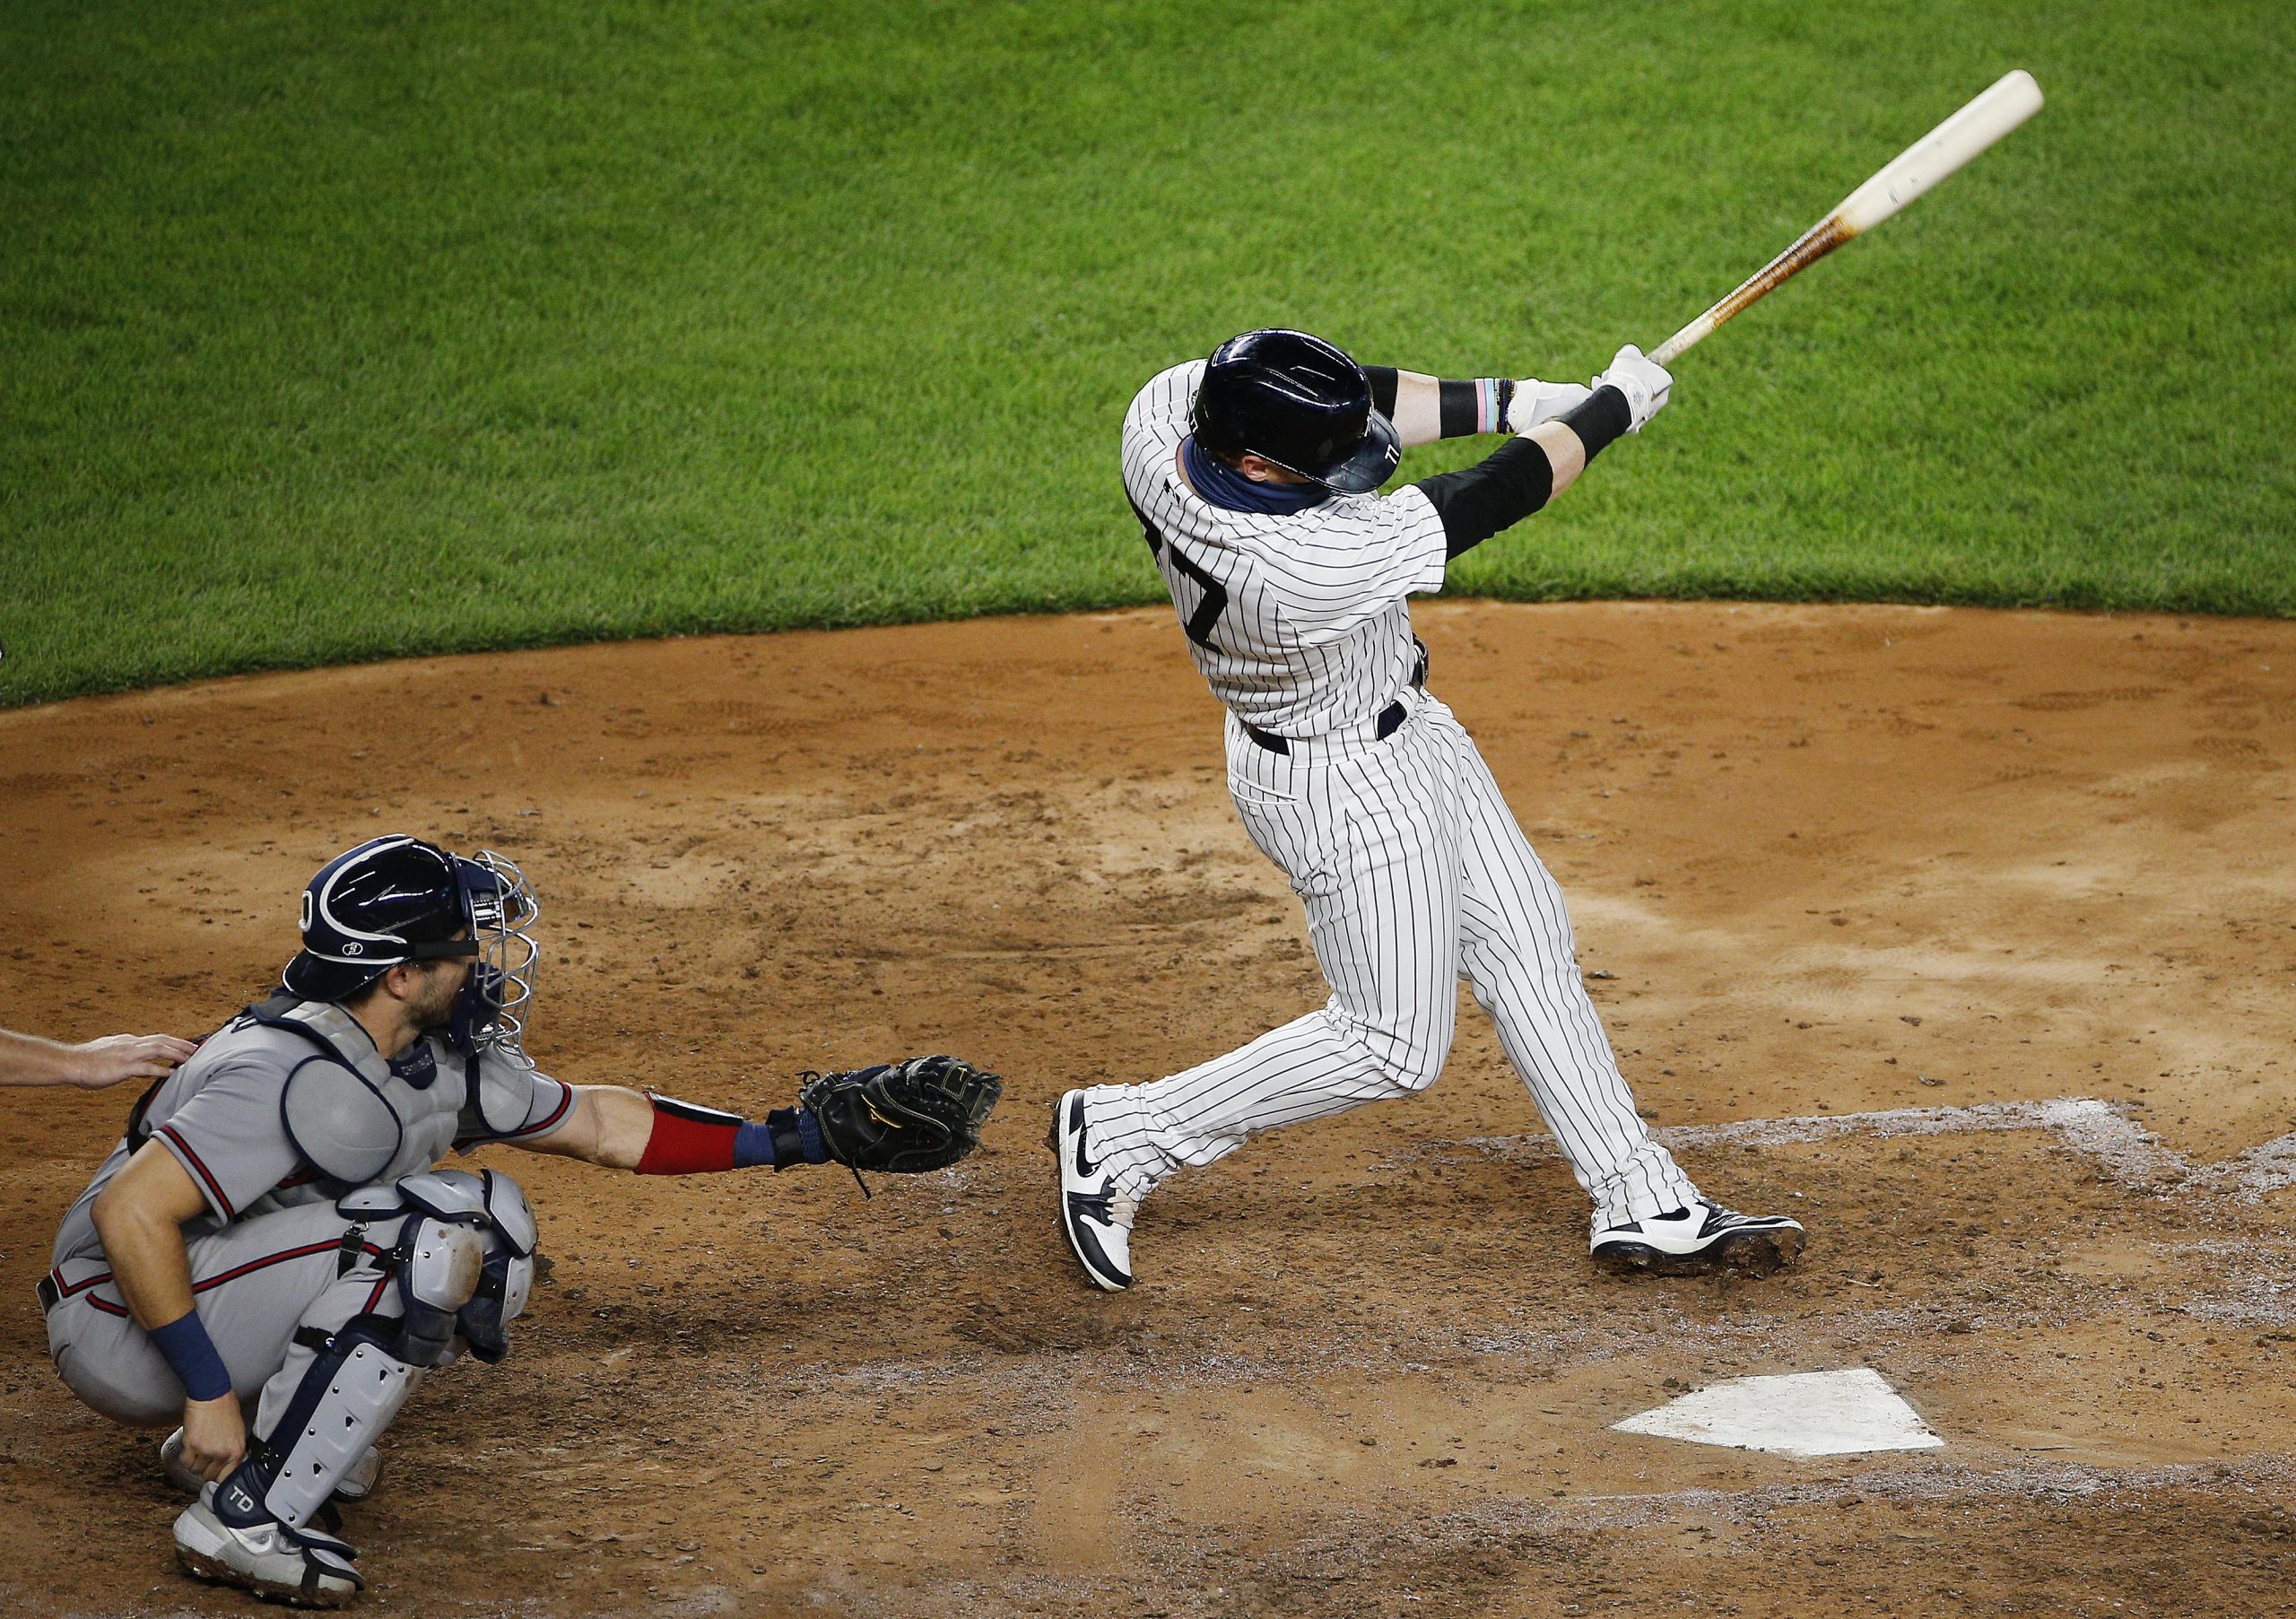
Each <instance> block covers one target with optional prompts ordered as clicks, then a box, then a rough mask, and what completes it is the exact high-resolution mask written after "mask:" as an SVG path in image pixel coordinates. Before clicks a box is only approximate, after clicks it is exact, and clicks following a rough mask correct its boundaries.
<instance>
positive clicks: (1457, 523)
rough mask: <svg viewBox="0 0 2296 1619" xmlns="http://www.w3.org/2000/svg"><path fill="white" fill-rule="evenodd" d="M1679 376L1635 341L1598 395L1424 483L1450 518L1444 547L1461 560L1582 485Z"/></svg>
mask: <svg viewBox="0 0 2296 1619" xmlns="http://www.w3.org/2000/svg"><path fill="white" fill-rule="evenodd" d="M1673 383H1674V379H1673V378H1672V377H1670V376H1668V375H1667V374H1666V373H1665V371H1664V370H1661V369H1660V368H1659V367H1657V366H1656V365H1654V364H1652V363H1651V362H1650V361H1648V360H1646V359H1644V358H1643V356H1642V351H1641V350H1639V349H1638V348H1635V347H1633V346H1632V345H1631V344H1629V345H1628V346H1627V347H1625V348H1622V349H1621V350H1620V351H1619V352H1618V353H1617V355H1616V356H1615V357H1614V358H1613V360H1612V361H1611V366H1610V370H1606V371H1605V372H1604V373H1603V374H1602V375H1601V376H1599V377H1597V378H1596V379H1595V385H1594V389H1593V391H1592V392H1591V393H1590V394H1589V395H1588V396H1587V398H1586V399H1585V400H1584V401H1583V402H1581V403H1580V404H1578V405H1573V406H1571V407H1570V409H1569V410H1567V411H1565V412H1563V413H1561V415H1560V416H1558V417H1556V418H1555V419H1554V420H1552V421H1551V422H1540V423H1538V424H1537V425H1536V426H1534V427H1532V428H1530V429H1529V431H1526V432H1525V433H1524V434H1523V436H1522V437H1520V438H1518V439H1517V440H1514V441H1513V442H1512V443H1510V444H1503V445H1501V446H1500V448H1497V449H1496V450H1493V451H1492V453H1491V454H1490V455H1488V456H1485V457H1483V459H1482V460H1481V461H1478V462H1476V463H1475V464H1474V466H1469V467H1465V468H1462V469H1461V470H1460V471H1457V472H1447V473H1439V474H1436V475H1435V476H1434V477H1431V478H1422V479H1421V480H1420V481H1419V483H1417V484H1416V485H1415V486H1414V487H1416V488H1417V489H1418V490H1419V491H1420V492H1421V493H1422V494H1424V495H1425V496H1426V497H1427V499H1428V502H1429V504H1431V505H1432V506H1433V507H1434V508H1435V510H1436V514H1437V515H1438V516H1439V517H1440V518H1442V520H1443V537H1444V545H1445V549H1446V551H1447V552H1448V554H1450V555H1452V556H1457V555H1458V554H1459V553H1462V552H1464V551H1465V550H1467V549H1468V548H1469V547H1471V546H1474V545H1479V544H1482V543H1483V541H1485V540H1487V539H1489V538H1490V537H1491V536H1492V535H1494V534H1497V533H1498V532H1499V531H1500V529H1502V528H1508V527H1513V526H1514V525H1515V524H1517V523H1519V522H1521V521H1522V520H1523V519H1524V518H1527V517H1529V516H1530V515H1531V514H1532V513H1533V512H1535V511H1536V510H1538V509H1540V508H1541V507H1543V506H1544V505H1545V504H1546V503H1547V502H1548V501H1549V500H1552V499H1554V497H1555V496H1557V495H1559V494H1561V492H1563V491H1564V490H1566V489H1568V488H1570V485H1571V484H1572V483H1576V482H1578V474H1580V473H1582V472H1584V471H1586V470H1587V462H1589V461H1591V460H1593V459H1594V458H1595V457H1596V456H1597V455H1598V454H1600V453H1601V452H1602V450H1603V449H1604V448H1605V446H1607V445H1609V444H1610V443H1612V442H1613V440H1616V439H1618V438H1619V437H1620V436H1621V435H1622V434H1625V433H1632V432H1639V431H1642V424H1643V423H1644V422H1648V421H1649V420H1650V418H1651V417H1652V416H1654V415H1656V414H1657V412H1658V409H1659V407H1660V406H1661V405H1665V403H1666V398H1667V395H1668V392H1669V390H1670V389H1671V387H1672V386H1673Z"/></svg>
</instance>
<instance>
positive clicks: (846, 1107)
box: [797, 1057, 1005, 1175]
mask: <svg viewBox="0 0 2296 1619" xmlns="http://www.w3.org/2000/svg"><path fill="white" fill-rule="evenodd" d="M804 1081H805V1083H804V1088H803V1089H801V1090H800V1091H799V1092H797V1109H798V1113H799V1117H800V1119H804V1116H805V1115H808V1114H810V1115H811V1116H812V1122H813V1124H814V1125H815V1126H816V1127H818V1128H819V1129H820V1131H821V1140H822V1146H823V1147H825V1148H826V1149H827V1150H828V1153H829V1156H831V1158H834V1159H835V1160H837V1162H839V1163H842V1164H846V1165H848V1166H849V1167H851V1168H853V1169H855V1170H883V1171H887V1172H889V1173H891V1174H895V1175H914V1174H918V1173H921V1172H922V1171H926V1170H941V1169H946V1168H948V1166H949V1165H951V1164H952V1163H954V1162H957V1160H959V1159H960V1158H962V1157H963V1156H964V1155H965V1154H966V1153H970V1152H971V1151H972V1150H973V1148H975V1147H977V1146H978V1145H980V1127H981V1126H982V1125H984V1124H986V1123H987V1121H988V1114H989V1110H991V1109H992V1108H994V1107H996V1099H997V1098H998V1097H999V1096H1001V1095H1002V1094H1004V1091H1005V1082H1004V1081H1003V1080H1002V1079H1000V1078H999V1077H998V1076H997V1075H994V1074H991V1073H988V1072H987V1070H985V1069H981V1068H976V1067H974V1066H972V1065H971V1064H970V1063H969V1062H966V1061H965V1060H963V1059H962V1058H955V1057H911V1058H906V1059H904V1060H902V1061H900V1062H897V1063H891V1064H886V1063H880V1064H877V1065H876V1066H874V1067H867V1068H855V1069H853V1070H851V1071H850V1072H848V1073H842V1074H808V1075H805V1076H804Z"/></svg>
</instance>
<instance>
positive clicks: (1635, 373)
mask: <svg viewBox="0 0 2296 1619" xmlns="http://www.w3.org/2000/svg"><path fill="white" fill-rule="evenodd" d="M1595 386H1596V387H1614V388H1616V389H1618V391H1619V392H1620V393H1622V394H1623V395H1625V396H1626V413H1627V422H1626V431H1628V432H1631V433H1639V432H1640V431H1642V424H1643V423H1644V422H1648V421H1649V420H1650V418H1651V417H1653V416H1655V415H1657V413H1659V412H1660V411H1661V410H1663V409H1665V405H1666V396H1667V395H1668V394H1670V393H1671V392H1673V390H1674V374H1673V373H1672V372H1670V371H1668V370H1666V369H1665V367H1664V366H1662V365H1658V364H1657V363H1655V362H1654V361H1649V360H1648V359H1645V358H1644V357H1643V353H1642V351H1641V350H1640V349H1638V348H1636V347H1635V346H1634V345H1633V344H1631V343H1630V344H1627V345H1626V346H1625V347H1624V348H1622V349H1621V350H1619V352H1618V353H1615V354H1613V355H1612V356H1611V367H1610V370H1606V371H1605V372H1604V373H1603V374H1602V375H1601V376H1599V377H1597V378H1596V379H1595Z"/></svg>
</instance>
